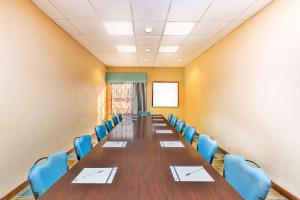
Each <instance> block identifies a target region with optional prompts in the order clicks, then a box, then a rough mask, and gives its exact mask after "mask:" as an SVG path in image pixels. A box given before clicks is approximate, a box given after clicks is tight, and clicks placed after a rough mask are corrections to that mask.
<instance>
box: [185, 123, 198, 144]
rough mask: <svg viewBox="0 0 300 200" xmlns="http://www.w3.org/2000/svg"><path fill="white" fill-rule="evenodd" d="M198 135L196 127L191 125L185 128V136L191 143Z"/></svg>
mask: <svg viewBox="0 0 300 200" xmlns="http://www.w3.org/2000/svg"><path fill="white" fill-rule="evenodd" d="M195 135H196V129H195V128H193V127H191V126H186V127H185V128H184V138H185V139H186V140H187V141H188V142H189V143H190V144H192V143H193V140H194V137H195Z"/></svg>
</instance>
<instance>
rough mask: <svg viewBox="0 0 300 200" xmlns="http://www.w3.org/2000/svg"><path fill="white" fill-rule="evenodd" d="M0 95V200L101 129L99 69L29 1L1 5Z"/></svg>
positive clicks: (102, 81) (102, 88)
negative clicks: (37, 168)
mask: <svg viewBox="0 0 300 200" xmlns="http://www.w3.org/2000/svg"><path fill="white" fill-rule="evenodd" d="M0 91H1V93H0V108H1V114H0V136H1V139H0V158H1V164H0V177H1V178H0V197H2V196H3V195H5V194H6V193H8V192H9V191H11V190H12V189H13V188H14V187H16V186H18V185H19V184H21V183H22V182H23V181H24V180H26V179H27V175H28V171H29V169H30V167H31V166H32V164H33V163H34V162H35V161H36V160H37V159H38V158H40V157H44V156H47V155H49V154H51V153H54V152H57V151H66V150H69V149H70V148H71V147H72V146H73V145H72V141H73V138H74V137H75V136H78V135H80V134H82V133H86V132H90V131H92V130H93V127H94V126H95V125H96V124H97V123H98V121H99V122H101V120H102V118H103V116H104V113H103V107H104V105H103V103H105V100H103V99H105V98H104V97H103V96H105V66H104V65H103V64H102V63H100V62H99V61H98V60H97V59H96V58H95V57H94V56H93V55H91V54H90V53H89V52H87V51H86V50H85V49H84V48H83V47H81V46H80V45H79V44H78V43H77V42H75V41H74V40H73V39H72V38H71V37H70V36H69V35H67V34H66V33H65V32H64V31H63V30H62V29H60V28H59V27H58V26H57V25H56V24H55V23H54V22H53V21H52V20H50V19H49V18H48V17H47V16H46V15H45V14H44V13H42V12H41V11H40V10H39V9H38V8H37V7H36V6H35V5H34V4H33V3H32V2H31V1H30V0H2V1H0ZM104 111H105V110H104Z"/></svg>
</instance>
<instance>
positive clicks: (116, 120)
mask: <svg viewBox="0 0 300 200" xmlns="http://www.w3.org/2000/svg"><path fill="white" fill-rule="evenodd" d="M112 120H113V122H114V126H117V125H118V124H119V120H118V117H117V116H113V117H112Z"/></svg>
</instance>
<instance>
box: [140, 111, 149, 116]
mask: <svg viewBox="0 0 300 200" xmlns="http://www.w3.org/2000/svg"><path fill="white" fill-rule="evenodd" d="M150 114H151V113H150V112H149V111H139V112H138V115H142V116H147V115H150Z"/></svg>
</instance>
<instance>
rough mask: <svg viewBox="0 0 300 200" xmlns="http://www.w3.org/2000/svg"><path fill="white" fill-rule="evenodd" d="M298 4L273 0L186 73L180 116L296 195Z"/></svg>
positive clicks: (299, 174)
mask: <svg viewBox="0 0 300 200" xmlns="http://www.w3.org/2000/svg"><path fill="white" fill-rule="evenodd" d="M299 10H300V1H299V0H276V1H273V3H271V4H270V5H269V6H267V7H266V8H265V9H264V10H262V11H261V12H260V13H259V14H257V15H256V16H255V17H253V18H252V19H250V20H249V21H247V22H246V23H245V24H243V25H242V26H241V27H239V28H238V29H237V30H235V31H234V32H233V33H231V34H230V35H229V36H227V37H226V38H224V39H223V40H222V41H220V42H218V43H217V44H216V45H215V46H214V47H212V48H211V49H209V50H208V51H207V52H206V53H205V54H203V55H202V56H200V57H199V58H197V59H196V60H195V61H194V62H193V63H191V64H190V65H188V66H187V67H186V70H185V93H186V95H185V96H186V98H185V119H186V121H187V123H189V124H192V125H194V126H196V127H197V130H198V131H200V132H202V133H206V134H208V135H210V136H213V137H214V138H216V139H217V140H218V143H219V145H220V146H221V147H223V148H224V149H225V150H227V151H228V152H231V153H234V154H239V155H242V156H244V157H246V158H247V159H250V160H254V161H256V162H258V163H259V164H260V165H261V166H262V167H263V168H264V169H265V170H266V171H267V172H268V174H269V175H270V177H271V178H272V180H273V181H275V182H276V183H278V184H279V185H281V186H283V187H285V188H286V189H288V190H289V191H291V192H292V193H294V194H296V195H298V196H300V187H299V186H300V159H299V155H300V150H299V141H300V134H299V124H300V117H299V113H300V104H299V102H300V92H299V91H300V59H299V58H300V57H299V53H300V23H299V19H300V12H299Z"/></svg>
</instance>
